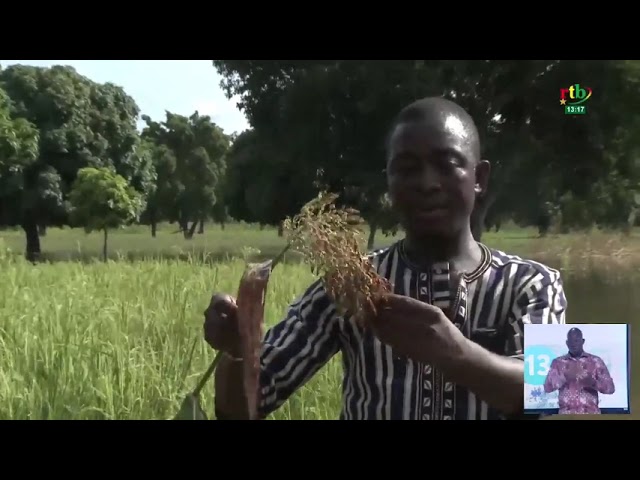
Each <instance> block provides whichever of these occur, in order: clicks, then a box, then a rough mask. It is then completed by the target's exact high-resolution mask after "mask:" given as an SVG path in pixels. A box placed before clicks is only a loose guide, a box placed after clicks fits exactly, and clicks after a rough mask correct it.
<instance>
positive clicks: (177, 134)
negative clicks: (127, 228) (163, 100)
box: [142, 112, 229, 239]
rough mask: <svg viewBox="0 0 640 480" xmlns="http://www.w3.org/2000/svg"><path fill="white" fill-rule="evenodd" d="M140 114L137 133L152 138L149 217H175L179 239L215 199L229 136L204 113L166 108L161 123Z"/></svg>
mask: <svg viewBox="0 0 640 480" xmlns="http://www.w3.org/2000/svg"><path fill="white" fill-rule="evenodd" d="M142 118H143V119H144V120H145V122H146V123H147V126H146V127H145V129H144V130H143V132H142V138H143V139H144V140H146V141H148V142H151V143H153V145H154V147H153V149H152V156H153V161H154V163H155V165H156V169H157V170H158V172H159V174H158V175H159V176H158V179H157V185H156V187H157V190H156V196H155V197H154V198H153V201H152V204H151V205H152V207H153V208H154V211H153V212H149V215H150V216H153V218H154V219H155V220H154V221H157V220H158V219H159V218H162V217H164V218H168V219H169V220H171V221H178V223H179V225H180V227H181V229H182V231H183V232H184V236H185V238H186V239H190V238H192V237H193V234H194V232H195V229H196V226H197V224H198V222H199V221H200V220H203V219H205V218H207V217H208V216H209V215H210V214H211V209H212V208H213V206H214V205H215V203H216V201H217V198H216V192H217V190H218V188H219V187H218V182H219V179H220V178H221V175H223V173H224V159H225V154H226V153H227V150H228V148H229V137H228V136H227V135H225V134H224V132H223V131H222V129H221V128H220V127H218V126H217V125H216V124H215V123H213V122H212V121H211V118H210V117H208V116H200V115H199V114H198V112H195V113H194V114H193V115H191V116H190V117H185V116H182V115H176V114H173V113H171V112H166V120H165V121H164V122H161V123H160V122H154V121H152V120H151V119H150V118H149V117H148V116H143V117H142ZM189 222H192V223H191V226H189Z"/></svg>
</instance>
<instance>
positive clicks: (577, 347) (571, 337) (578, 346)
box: [567, 328, 584, 355]
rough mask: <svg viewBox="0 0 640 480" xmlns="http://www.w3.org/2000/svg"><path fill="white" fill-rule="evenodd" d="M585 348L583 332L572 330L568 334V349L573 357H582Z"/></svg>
mask: <svg viewBox="0 0 640 480" xmlns="http://www.w3.org/2000/svg"><path fill="white" fill-rule="evenodd" d="M583 346H584V338H582V331H581V330H580V329H579V328H572V329H571V330H569V333H567V348H568V349H569V353H570V354H571V355H580V354H582V352H583V350H582V347H583Z"/></svg>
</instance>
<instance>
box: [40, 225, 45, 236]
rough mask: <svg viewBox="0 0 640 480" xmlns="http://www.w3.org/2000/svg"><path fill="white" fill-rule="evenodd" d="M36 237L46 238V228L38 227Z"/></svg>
mask: <svg viewBox="0 0 640 480" xmlns="http://www.w3.org/2000/svg"><path fill="white" fill-rule="evenodd" d="M38 235H40V236H41V237H46V236H47V226H46V225H38Z"/></svg>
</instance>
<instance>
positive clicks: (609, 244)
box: [0, 226, 640, 419]
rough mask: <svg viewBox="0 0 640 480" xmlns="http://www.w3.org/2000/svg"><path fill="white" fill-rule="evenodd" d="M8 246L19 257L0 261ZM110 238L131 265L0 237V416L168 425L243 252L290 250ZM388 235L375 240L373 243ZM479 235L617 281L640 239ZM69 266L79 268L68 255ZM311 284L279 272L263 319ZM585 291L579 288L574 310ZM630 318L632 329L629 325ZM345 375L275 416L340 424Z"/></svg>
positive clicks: (289, 266) (336, 371) (314, 386)
mask: <svg viewBox="0 0 640 480" xmlns="http://www.w3.org/2000/svg"><path fill="white" fill-rule="evenodd" d="M3 238H4V239H5V241H6V245H8V246H9V247H10V248H11V249H12V250H13V252H14V254H6V253H5V249H4V248H3V247H2V239H3ZM111 238H112V243H111V248H112V250H111V253H112V255H113V257H112V258H113V259H117V258H118V257H119V256H120V257H124V258H126V259H128V260H131V261H114V260H110V261H109V262H107V263H102V262H100V261H97V260H94V259H95V258H98V257H99V253H100V239H99V237H98V236H93V235H89V236H86V235H84V234H83V233H82V232H78V231H69V230H66V231H61V230H55V229H52V230H50V231H49V232H48V234H47V236H46V237H43V238H42V244H43V250H44V252H45V254H46V255H48V256H49V258H51V259H52V260H56V261H55V262H52V263H42V264H39V265H36V266H34V265H31V264H28V263H26V262H25V261H23V260H22V258H21V255H16V253H21V252H22V250H23V243H24V239H23V235H22V233H21V232H0V275H1V276H0V419H28V418H31V419H166V418H171V417H172V416H173V415H174V413H175V412H176V411H177V409H178V407H179V404H180V401H181V400H182V398H183V396H184V395H185V394H186V393H188V392H189V391H190V390H192V388H193V387H194V385H195V383H196V382H197V379H198V378H199V376H200V375H201V374H202V373H203V372H204V371H205V370H206V368H207V366H208V365H209V363H210V362H211V360H212V359H213V355H214V352H213V351H212V350H211V349H210V348H209V347H208V346H207V345H206V344H205V342H204V340H203V339H202V322H203V315H202V312H203V311H204V309H205V308H206V306H207V304H208V302H209V298H210V295H211V292H212V291H225V292H230V293H234V292H235V290H236V288H237V285H238V281H239V279H240V276H241V274H242V269H243V262H242V260H239V259H238V258H237V257H239V256H241V255H242V250H243V249H245V248H246V247H248V246H251V247H257V248H258V249H260V250H261V251H262V253H263V254H264V255H269V254H271V253H272V252H274V253H275V252H277V251H278V250H279V249H280V248H281V247H282V240H281V239H279V238H278V237H277V235H276V234H275V232H274V231H272V230H269V229H265V231H260V230H259V229H257V228H246V229H243V228H241V227H239V226H231V227H230V228H227V229H226V230H225V231H221V230H220V229H219V227H216V228H208V230H207V233H206V234H205V235H200V236H196V238H195V239H194V240H192V241H191V242H187V241H184V240H183V239H182V238H181V237H180V236H179V235H173V234H172V233H171V232H170V231H169V230H168V229H165V230H160V232H159V234H158V238H155V239H153V238H151V236H150V235H149V233H148V231H146V230H143V229H133V230H131V231H125V232H121V233H118V234H114V235H112V236H111ZM393 240H394V239H393V238H388V237H383V236H380V237H379V238H378V246H381V245H386V244H389V243H391V242H392V241H393ZM483 241H484V242H485V243H487V244H488V245H489V246H492V247H495V248H499V249H501V250H504V251H507V252H508V253H515V254H520V255H523V256H525V257H530V258H531V257H533V258H535V259H538V260H542V261H545V262H547V263H549V264H550V265H552V266H554V267H556V268H562V269H563V270H565V271H568V274H571V275H582V274H584V271H586V270H592V269H596V270H602V271H603V272H605V274H606V275H607V276H609V275H611V274H612V272H615V274H616V276H621V275H626V272H629V270H630V269H631V270H637V267H638V266H640V240H639V238H638V236H637V234H634V235H632V236H629V237H627V236H622V235H613V234H605V233H602V232H595V233H592V234H590V235H584V234H573V235H558V236H551V237H548V238H546V239H536V238H535V234H534V233H533V232H530V231H526V230H524V231H523V230H507V231H504V232H500V233H498V234H496V233H489V234H487V235H486V237H485V238H484V239H483ZM78 252H80V254H78ZM132 252H134V253H135V254H133V255H132ZM171 252H174V253H175V252H179V255H171ZM223 257H224V258H225V260H220V258H223ZM140 258H146V259H145V260H142V261H139V260H136V259H140ZM207 258H211V261H208V262H202V260H203V259H207ZM69 259H74V260H83V262H68V261H64V260H69ZM312 281H313V277H312V275H311V274H310V272H309V271H308V269H307V268H305V267H304V266H301V265H298V264H296V263H285V264H282V265H280V266H279V267H278V268H277V269H276V270H275V272H274V274H273V277H272V279H271V281H270V284H269V291H268V301H267V307H266V318H267V323H268V324H273V323H274V322H275V321H278V320H279V319H280V318H282V316H283V315H284V313H285V309H286V307H287V305H288V304H289V303H290V302H291V301H292V300H293V299H294V298H295V297H296V296H298V295H299V294H300V293H301V292H302V291H303V290H304V288H305V286H306V285H308V284H309V283H310V282H312ZM580 288H582V287H580ZM587 291H588V290H587V289H586V287H585V289H584V291H579V292H578V291H576V292H574V295H573V296H572V298H571V299H570V301H572V302H573V305H575V306H573V307H572V312H577V311H579V310H578V309H579V307H578V303H577V302H579V301H580V300H579V297H580V296H581V295H585V292H587ZM615 291H618V290H615ZM589 295H591V294H589ZM634 301H635V300H633V299H631V300H630V299H627V298H626V297H625V298H622V299H618V302H617V303H618V304H619V305H618V307H619V306H620V305H623V304H624V305H626V304H625V303H624V302H629V306H628V308H627V307H625V308H626V310H625V311H624V312H626V313H625V314H626V315H627V316H629V315H635V314H636V313H637V311H639V309H638V307H637V306H636V303H633V302H634ZM614 307H615V305H612V308H614ZM620 308H621V307H620ZM581 313H584V314H585V316H586V317H588V315H586V314H587V313H588V312H581ZM581 313H580V312H579V313H573V315H578V316H580V314H581ZM576 318H577V317H576ZM580 321H585V320H584V318H580ZM622 321H630V322H633V323H635V317H634V318H633V319H632V318H629V319H628V320H622ZM194 343H195V349H193V346H194ZM633 348H634V350H636V348H635V346H634V347H633ZM192 349H193V356H192V357H191V352H192ZM341 379H342V377H341V365H340V357H339V356H337V357H335V358H334V359H333V360H332V361H331V362H330V363H329V364H328V365H327V366H326V367H325V368H324V369H322V371H321V372H319V374H317V375H316V376H315V377H314V378H313V379H312V380H311V381H310V382H309V383H308V384H307V385H306V386H304V387H303V388H302V389H301V390H300V391H299V392H297V393H296V394H295V395H294V396H293V397H292V398H291V399H290V400H289V401H288V402H287V403H286V404H285V405H284V406H283V407H282V408H281V409H279V410H278V411H277V412H276V413H275V414H274V415H273V417H272V418H278V419H334V418H337V417H338V414H339V409H340V399H341V385H340V383H341ZM213 393H214V392H213V386H212V385H210V386H208V387H207V388H206V389H205V391H204V392H203V401H204V406H205V408H206V410H207V412H212V411H213Z"/></svg>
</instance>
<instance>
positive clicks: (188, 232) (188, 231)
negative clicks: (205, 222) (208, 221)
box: [184, 221, 199, 240]
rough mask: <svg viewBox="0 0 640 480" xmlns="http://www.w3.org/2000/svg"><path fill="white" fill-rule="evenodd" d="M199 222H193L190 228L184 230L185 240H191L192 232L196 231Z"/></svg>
mask: <svg viewBox="0 0 640 480" xmlns="http://www.w3.org/2000/svg"><path fill="white" fill-rule="evenodd" d="M198 223H199V222H197V221H196V222H193V223H192V224H191V228H189V229H186V230H184V238H185V240H191V239H192V238H193V234H194V233H196V228H197V226H198Z"/></svg>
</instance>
